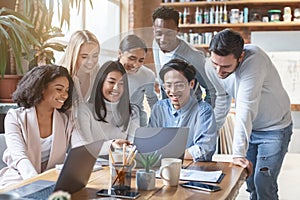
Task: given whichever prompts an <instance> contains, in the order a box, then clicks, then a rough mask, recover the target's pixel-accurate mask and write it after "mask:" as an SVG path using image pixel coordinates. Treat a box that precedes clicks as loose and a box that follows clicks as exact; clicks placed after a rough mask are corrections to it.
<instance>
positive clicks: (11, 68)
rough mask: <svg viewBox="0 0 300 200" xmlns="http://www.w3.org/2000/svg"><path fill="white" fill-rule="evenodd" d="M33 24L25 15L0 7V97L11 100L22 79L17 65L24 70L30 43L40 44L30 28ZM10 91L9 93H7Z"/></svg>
mask: <svg viewBox="0 0 300 200" xmlns="http://www.w3.org/2000/svg"><path fill="white" fill-rule="evenodd" d="M32 27H33V25H32V23H31V22H30V20H29V19H28V18H27V17H25V16H24V15H22V14H20V13H18V12H15V11H14V10H11V9H8V8H5V7H3V8H1V9H0V41H1V42H0V49H1V51H0V57H1V59H0V73H1V78H0V99H2V100H1V101H2V102H11V93H12V92H13V91H14V90H15V89H16V84H17V83H18V81H19V80H20V78H21V77H20V76H18V75H17V71H16V67H17V68H18V69H19V71H20V72H23V67H22V61H21V60H22V56H23V55H24V54H25V55H29V50H30V45H32V44H38V41H37V40H36V39H35V38H34V37H33V36H32V34H31V33H30V32H29V30H28V28H32ZM7 92H8V93H7Z"/></svg>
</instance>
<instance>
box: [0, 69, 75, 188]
mask: <svg viewBox="0 0 300 200" xmlns="http://www.w3.org/2000/svg"><path fill="white" fill-rule="evenodd" d="M72 90H73V81H72V78H71V76H70V75H69V73H68V70H67V69H66V68H64V67H62V66H56V65H45V66H39V67H35V68H33V69H32V70H31V71H29V72H27V73H26V74H25V75H24V77H23V78H22V79H21V80H20V82H19V84H18V87H17V89H16V91H15V92H14V93H13V100H14V102H15V103H17V104H18V105H19V106H20V107H19V108H17V109H10V110H9V111H8V113H7V115H6V117H5V138H6V143H7V149H6V150H5V152H4V154H3V161H4V162H5V163H6V164H7V167H4V168H3V169H2V170H1V171H0V177H1V178H0V186H4V185H7V184H11V183H16V182H18V181H21V180H24V179H27V178H30V177H33V176H36V175H37V174H39V173H42V172H43V171H45V170H47V169H50V168H53V167H55V164H58V163H63V161H64V159H65V155H66V151H67V148H68V146H69V141H70V136H71V131H72V124H71V123H70V120H69V117H68V115H67V114H66V113H65V112H66V111H67V110H68V109H69V108H70V107H71V105H72Z"/></svg>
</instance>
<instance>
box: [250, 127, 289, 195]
mask: <svg viewBox="0 0 300 200" xmlns="http://www.w3.org/2000/svg"><path fill="white" fill-rule="evenodd" d="M292 129H293V125H292V124H291V125H289V126H288V127H286V128H283V129H279V130H274V131H252V133H251V136H250V142H249V149H248V152H247V159H248V160H250V161H251V162H252V163H253V174H252V176H250V177H249V178H248V179H247V191H248V192H250V199H252V200H277V199H278V194H277V192H278V185H277V178H278V174H279V172H280V169H281V166H282V162H283V159H284V156H285V154H286V152H287V150H288V145H289V142H290V139H291V135H292V132H293V130H292Z"/></svg>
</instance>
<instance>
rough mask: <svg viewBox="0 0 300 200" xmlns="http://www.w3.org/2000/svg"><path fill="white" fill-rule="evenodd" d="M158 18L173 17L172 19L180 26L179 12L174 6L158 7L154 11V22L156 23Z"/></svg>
mask: <svg viewBox="0 0 300 200" xmlns="http://www.w3.org/2000/svg"><path fill="white" fill-rule="evenodd" d="M157 18H160V19H164V20H166V19H172V20H174V22H175V23H176V25H177V26H178V23H179V12H178V11H177V10H175V9H174V8H171V7H166V6H161V7H158V8H156V9H155V10H154V11H153V13H152V22H153V23H154V21H155V20H156V19H157Z"/></svg>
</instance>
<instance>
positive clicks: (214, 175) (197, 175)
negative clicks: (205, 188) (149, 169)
mask: <svg viewBox="0 0 300 200" xmlns="http://www.w3.org/2000/svg"><path fill="white" fill-rule="evenodd" d="M221 176H222V171H221V170H219V171H199V170H192V169H181V172H180V177H179V179H180V180H182V181H203V182H212V183H216V182H218V180H219V178H220V177H221ZM156 178H160V175H159V170H157V171H156Z"/></svg>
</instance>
